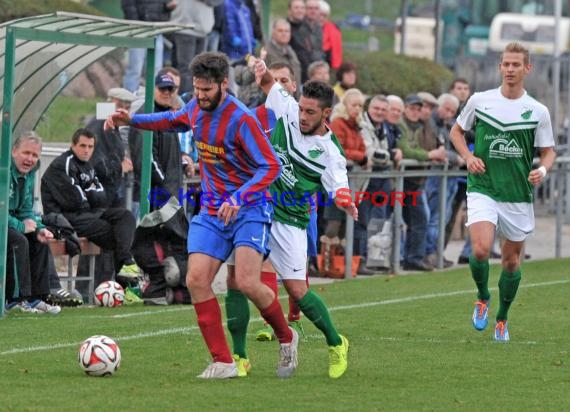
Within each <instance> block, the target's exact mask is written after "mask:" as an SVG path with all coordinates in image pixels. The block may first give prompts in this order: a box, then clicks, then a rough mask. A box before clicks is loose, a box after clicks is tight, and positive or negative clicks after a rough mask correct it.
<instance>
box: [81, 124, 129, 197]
mask: <svg viewBox="0 0 570 412" xmlns="http://www.w3.org/2000/svg"><path fill="white" fill-rule="evenodd" d="M103 123H105V121H104V120H97V119H93V120H92V121H90V122H89V123H88V124H87V126H86V128H87V129H88V130H91V131H92V132H93V133H94V134H95V136H96V137H97V143H96V144H95V151H94V152H93V157H92V158H91V161H90V162H91V164H92V165H93V168H94V169H95V175H96V176H97V178H98V179H99V182H101V184H102V185H103V187H104V188H105V193H106V195H107V203H106V205H105V206H106V207H111V206H118V204H117V199H116V197H117V190H118V188H119V186H120V185H121V181H122V179H123V166H122V162H123V159H124V157H125V148H124V145H123V142H122V141H121V136H120V135H119V133H118V132H117V131H115V130H113V129H111V130H107V131H105V130H103Z"/></svg>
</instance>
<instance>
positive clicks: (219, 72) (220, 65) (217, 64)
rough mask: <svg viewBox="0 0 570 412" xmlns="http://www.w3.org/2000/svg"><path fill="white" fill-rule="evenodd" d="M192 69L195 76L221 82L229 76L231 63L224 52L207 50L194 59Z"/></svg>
mask: <svg viewBox="0 0 570 412" xmlns="http://www.w3.org/2000/svg"><path fill="white" fill-rule="evenodd" d="M190 71H191V72H192V76H193V77H196V78H198V79H206V80H210V81H214V82H215V83H218V84H220V83H221V82H223V81H224V79H227V78H228V76H229V72H230V63H229V61H228V57H227V56H226V55H225V54H224V53H219V52H205V53H200V54H198V55H197V56H196V57H194V58H193V59H192V63H190Z"/></svg>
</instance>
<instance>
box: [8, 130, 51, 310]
mask: <svg viewBox="0 0 570 412" xmlns="http://www.w3.org/2000/svg"><path fill="white" fill-rule="evenodd" d="M41 152H42V139H41V138H40V137H39V136H38V135H37V134H36V133H35V132H31V131H30V132H24V133H22V134H21V135H20V136H19V137H17V138H16V139H15V140H14V143H13V145H12V162H11V165H10V183H9V184H10V190H9V192H8V193H9V196H8V236H7V249H6V257H5V259H6V290H5V300H6V305H5V309H6V311H7V312H25V313H50V314H52V315H57V314H58V313H59V312H60V311H61V308H60V307H59V306H52V305H50V304H48V303H46V302H45V301H44V299H45V298H46V297H47V296H48V295H49V293H50V288H49V272H48V270H47V268H48V267H49V264H50V259H53V257H52V256H51V252H50V249H49V246H48V245H47V244H46V243H47V241H48V240H49V239H53V233H51V232H50V231H49V230H47V229H46V228H45V227H44V225H43V224H42V222H41V221H40V220H38V219H36V216H35V215H34V183H35V175H36V170H37V169H38V167H39V164H38V162H39V160H40V156H41Z"/></svg>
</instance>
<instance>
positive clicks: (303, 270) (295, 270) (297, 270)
mask: <svg viewBox="0 0 570 412" xmlns="http://www.w3.org/2000/svg"><path fill="white" fill-rule="evenodd" d="M269 250H270V251H271V252H269V259H270V260H271V264H272V265H273V267H274V268H275V270H276V271H277V273H278V274H279V276H280V277H281V279H284V280H305V279H306V277H307V231H306V230H305V229H300V228H298V227H295V226H291V225H286V224H284V223H280V222H275V221H273V222H272V223H271V237H270V239H269Z"/></svg>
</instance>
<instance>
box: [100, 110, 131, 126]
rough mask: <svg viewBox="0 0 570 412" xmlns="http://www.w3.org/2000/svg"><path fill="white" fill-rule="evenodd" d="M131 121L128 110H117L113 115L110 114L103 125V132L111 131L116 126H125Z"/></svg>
mask: <svg viewBox="0 0 570 412" xmlns="http://www.w3.org/2000/svg"><path fill="white" fill-rule="evenodd" d="M130 121H131V115H130V114H129V111H128V110H125V109H117V111H115V113H113V114H111V115H110V116H109V117H107V120H105V123H104V124H103V130H105V131H107V130H111V129H114V128H115V127H118V126H127V125H128V124H129V122H130Z"/></svg>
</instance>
